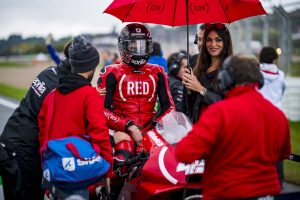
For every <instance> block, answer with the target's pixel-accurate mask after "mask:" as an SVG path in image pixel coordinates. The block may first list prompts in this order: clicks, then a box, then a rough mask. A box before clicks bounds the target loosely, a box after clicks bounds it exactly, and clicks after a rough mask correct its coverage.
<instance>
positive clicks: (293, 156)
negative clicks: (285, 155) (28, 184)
mask: <svg viewBox="0 0 300 200" xmlns="http://www.w3.org/2000/svg"><path fill="white" fill-rule="evenodd" d="M289 160H291V161H295V162H300V156H299V155H297V154H293V153H292V154H291V155H290V157H289Z"/></svg>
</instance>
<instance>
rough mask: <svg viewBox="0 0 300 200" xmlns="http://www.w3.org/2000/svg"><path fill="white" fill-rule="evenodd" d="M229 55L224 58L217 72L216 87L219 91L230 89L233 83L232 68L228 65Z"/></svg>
mask: <svg viewBox="0 0 300 200" xmlns="http://www.w3.org/2000/svg"><path fill="white" fill-rule="evenodd" d="M230 63H231V57H229V58H227V59H225V61H224V63H223V65H222V67H221V69H220V71H219V73H218V87H219V89H220V90H221V91H226V90H230V89H231V88H233V86H234V84H235V78H234V75H233V69H232V67H231V66H230Z"/></svg>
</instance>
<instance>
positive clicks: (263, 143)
mask: <svg viewBox="0 0 300 200" xmlns="http://www.w3.org/2000/svg"><path fill="white" fill-rule="evenodd" d="M218 78H219V85H220V88H222V89H223V90H225V91H226V98H225V100H223V101H220V102H218V103H215V104H214V105H211V106H209V107H208V109H207V110H206V111H205V112H204V113H203V115H201V117H200V119H199V120H198V122H197V123H196V124H195V125H194V126H193V129H192V130H191V132H189V133H188V135H187V136H186V137H185V138H183V139H182V140H181V141H180V142H179V143H178V144H177V145H176V147H175V154H176V157H177V159H178V161H180V162H184V163H191V162H193V161H194V160H196V159H199V158H203V159H205V170H204V174H203V178H202V186H203V199H204V200H208V199H209V200H219V199H242V198H250V197H261V196H265V195H275V194H279V193H280V190H281V187H280V184H279V179H278V174H277V170H276V163H277V162H278V161H279V160H283V159H287V158H288V157H289V155H290V153H291V145H290V131H289V124H288V121H287V119H286V117H285V115H284V114H283V113H282V111H280V110H279V109H278V108H276V107H275V106H273V105H272V104H271V103H270V102H269V101H267V100H265V99H264V98H263V96H262V95H261V94H260V93H259V92H258V88H257V85H258V84H257V83H261V82H262V76H261V74H260V71H259V63H258V62H257V61H256V59H255V58H251V57H246V56H243V55H236V56H232V57H229V58H228V59H227V60H226V61H225V62H224V64H223V67H222V69H221V71H220V72H219V75H218ZM187 147H188V148H187Z"/></svg>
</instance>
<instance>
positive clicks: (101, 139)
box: [38, 36, 113, 165]
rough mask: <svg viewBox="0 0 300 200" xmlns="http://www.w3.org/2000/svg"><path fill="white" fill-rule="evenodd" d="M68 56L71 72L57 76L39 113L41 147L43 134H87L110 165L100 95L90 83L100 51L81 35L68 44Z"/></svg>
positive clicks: (52, 136)
mask: <svg viewBox="0 0 300 200" xmlns="http://www.w3.org/2000/svg"><path fill="white" fill-rule="evenodd" d="M69 58H70V59H69V60H70V64H71V70H72V73H70V74H68V75H66V76H64V77H62V78H60V80H59V85H58V87H57V89H56V90H55V91H54V92H51V93H50V94H49V95H47V97H46V98H45V100H44V102H43V104H42V108H41V111H40V113H39V116H38V123H39V130H40V132H39V142H40V148H41V149H42V148H43V147H44V145H45V144H46V143H47V141H46V138H48V140H50V139H58V138H63V137H68V136H73V135H82V134H88V135H89V136H90V137H91V141H92V142H93V143H94V144H96V145H97V146H98V147H99V150H100V155H101V156H102V157H103V158H104V159H105V160H106V161H108V162H109V163H110V164H111V165H112V164H113V157H112V148H111V144H110V141H109V133H108V128H107V126H106V118H105V116H104V113H103V109H104V106H103V105H104V103H103V99H102V98H101V96H100V95H99V93H98V92H97V90H96V89H95V88H93V87H92V86H91V80H92V78H93V76H94V72H95V69H96V67H97V65H98V64H99V60H100V57H99V53H98V51H97V49H96V48H95V47H93V46H92V45H91V44H90V43H89V42H88V41H87V40H86V39H85V38H84V37H82V36H77V37H75V38H74V40H73V41H72V45H71V46H70V47H69ZM54 94H55V96H54V109H53V114H52V120H51V126H50V129H49V130H48V129H47V127H48V126H47V123H48V121H49V120H50V117H49V116H51V115H49V114H48V107H49V106H50V105H51V102H50V100H51V96H52V95H54ZM46 134H48V137H46Z"/></svg>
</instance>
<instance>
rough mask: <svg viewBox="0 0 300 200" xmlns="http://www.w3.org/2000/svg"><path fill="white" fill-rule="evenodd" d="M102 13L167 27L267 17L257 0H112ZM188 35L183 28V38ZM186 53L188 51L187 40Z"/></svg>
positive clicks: (130, 20)
mask: <svg viewBox="0 0 300 200" xmlns="http://www.w3.org/2000/svg"><path fill="white" fill-rule="evenodd" d="M186 5H188V6H186ZM104 12H105V13H108V14H111V15H113V16H115V17H117V18H119V19H120V20H121V21H122V22H144V23H154V24H162V25H169V26H182V25H189V24H198V23H217V22H219V23H231V22H234V21H236V20H239V19H244V18H247V17H251V16H256V15H263V14H267V13H266V11H265V10H264V9H263V7H262V5H261V3H260V1H259V0H115V1H113V2H112V3H111V4H110V5H109V6H108V7H107V8H106V10H105V11H104ZM188 35H189V33H188V26H187V37H188ZM187 51H189V41H188V38H187Z"/></svg>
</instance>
